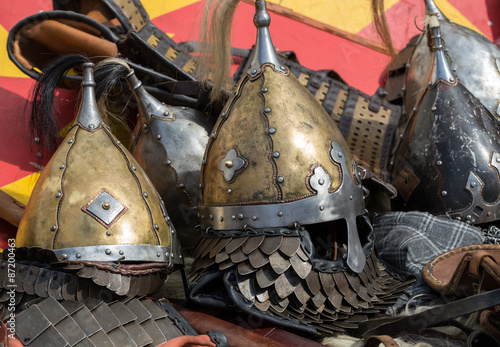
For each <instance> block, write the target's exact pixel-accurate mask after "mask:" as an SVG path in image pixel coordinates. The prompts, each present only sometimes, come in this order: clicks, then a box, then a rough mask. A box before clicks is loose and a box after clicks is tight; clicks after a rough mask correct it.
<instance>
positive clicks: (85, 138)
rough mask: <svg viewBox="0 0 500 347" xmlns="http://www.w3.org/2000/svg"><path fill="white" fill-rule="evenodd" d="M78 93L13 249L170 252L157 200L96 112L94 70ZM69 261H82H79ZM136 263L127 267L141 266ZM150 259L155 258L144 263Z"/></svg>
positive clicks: (169, 230) (168, 227)
mask: <svg viewBox="0 0 500 347" xmlns="http://www.w3.org/2000/svg"><path fill="white" fill-rule="evenodd" d="M82 88H83V98H82V102H81V105H80V110H79V112H78V116H77V120H76V123H75V125H74V126H73V127H72V128H71V129H70V130H69V133H68V135H67V136H66V138H65V139H64V140H63V142H62V143H61V145H60V147H59V148H58V150H57V151H56V153H55V154H54V155H53V157H52V159H51V160H50V161H49V163H48V164H47V165H46V167H45V169H44V170H43V172H42V174H41V175H40V178H39V180H38V182H37V184H36V186H35V188H34V190H33V193H32V195H31V199H30V202H29V203H28V206H27V207H26V212H25V214H24V216H23V219H22V220H21V223H20V226H19V230H18V233H17V239H16V244H17V246H27V247H42V248H44V249H47V250H57V249H68V248H74V247H84V246H89V247H91V246H102V245H123V244H126V245H130V244H140V245H153V246H160V245H163V246H167V247H169V246H171V245H173V244H174V242H172V235H173V233H174V229H173V227H172V224H171V222H170V221H169V219H168V216H167V215H166V212H165V208H164V206H163V202H162V201H161V199H160V197H159V195H158V193H157V192H156V190H155V188H154V187H153V185H152V183H151V181H150V180H149V179H148V178H147V176H146V174H145V172H144V171H143V170H142V169H141V168H140V166H139V164H138V163H137V162H136V161H135V159H134V158H133V157H132V156H131V155H130V154H129V153H128V151H127V149H126V148H124V147H123V145H122V144H121V143H120V141H118V140H117V139H116V138H115V137H114V136H113V135H112V134H111V132H110V131H109V130H108V128H107V127H106V125H104V124H103V123H102V119H101V117H100V115H99V113H98V112H97V106H96V102H95V96H94V82H93V76H92V64H90V65H88V64H87V65H84V81H83V82H82ZM171 253H172V252H170V255H164V256H163V257H162V259H161V261H162V262H163V263H164V264H165V266H166V267H168V266H170V265H171V263H172V256H171ZM87 254H88V253H85V255H87ZM106 254H107V253H106ZM165 254H166V252H165ZM78 255H80V257H79V256H78ZM61 256H62V254H61ZM74 256H75V259H78V260H81V261H85V260H86V259H85V257H84V254H83V253H80V254H78V253H76V252H75V254H74ZM118 256H119V254H117V258H118ZM135 256H136V257H135V258H134V257H129V258H128V260H129V261H143V260H146V259H142V258H141V256H142V255H141V254H139V253H136V254H135ZM152 257H156V252H155V253H153V251H152V252H151V254H148V256H147V258H148V259H151V258H152ZM156 258H158V257H156ZM92 260H96V259H95V258H94V257H93V258H92ZM44 261H45V260H44Z"/></svg>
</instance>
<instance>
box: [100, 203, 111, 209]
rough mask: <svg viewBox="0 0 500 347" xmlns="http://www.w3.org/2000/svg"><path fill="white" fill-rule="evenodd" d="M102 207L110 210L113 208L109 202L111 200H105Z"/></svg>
mask: <svg viewBox="0 0 500 347" xmlns="http://www.w3.org/2000/svg"><path fill="white" fill-rule="evenodd" d="M102 208H103V209H104V210H109V209H110V208H111V205H110V204H109V202H104V203H103V204H102Z"/></svg>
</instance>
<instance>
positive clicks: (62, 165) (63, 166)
mask: <svg viewBox="0 0 500 347" xmlns="http://www.w3.org/2000/svg"><path fill="white" fill-rule="evenodd" d="M498 159H500V158H497V160H498ZM65 167H66V166H65V165H64V164H61V166H59V169H64V168H65Z"/></svg>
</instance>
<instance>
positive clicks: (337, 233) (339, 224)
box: [307, 219, 347, 261]
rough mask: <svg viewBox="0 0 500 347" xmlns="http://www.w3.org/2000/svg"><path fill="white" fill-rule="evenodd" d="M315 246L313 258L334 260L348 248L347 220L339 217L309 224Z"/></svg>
mask: <svg viewBox="0 0 500 347" xmlns="http://www.w3.org/2000/svg"><path fill="white" fill-rule="evenodd" d="M307 231H308V232H309V235H310V237H311V241H312V243H313V246H314V252H313V258H315V259H321V260H328V261H334V260H337V259H340V258H342V255H343V254H345V251H346V249H347V222H346V220H345V219H338V220H335V221H329V222H324V223H318V224H312V225H308V226H307Z"/></svg>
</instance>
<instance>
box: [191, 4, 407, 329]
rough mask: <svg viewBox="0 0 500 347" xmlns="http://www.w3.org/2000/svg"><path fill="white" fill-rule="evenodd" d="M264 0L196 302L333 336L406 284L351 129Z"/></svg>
mask: <svg viewBox="0 0 500 347" xmlns="http://www.w3.org/2000/svg"><path fill="white" fill-rule="evenodd" d="M255 6H256V15H255V17H254V23H255V25H256V27H257V45H256V48H255V55H254V57H253V60H252V63H251V64H250V68H249V70H248V72H247V74H246V75H245V76H244V77H243V78H242V80H241V82H240V83H239V85H238V87H237V89H236V91H235V93H234V94H233V96H232V97H231V99H230V100H229V101H228V103H227V104H226V106H225V108H224V109H223V112H222V114H221V115H220V117H219V119H218V121H217V123H216V125H215V127H214V129H213V131H212V133H211V135H210V139H209V141H208V146H207V151H206V153H205V157H204V160H203V166H202V170H201V177H200V189H201V203H200V223H201V228H202V238H201V240H200V242H199V244H198V246H197V249H196V250H195V257H196V260H195V263H194V264H193V273H192V280H193V281H194V284H193V286H192V289H191V293H190V297H191V299H192V300H194V301H195V302H198V303H200V304H208V305H214V306H225V305H227V304H229V303H231V304H234V305H236V306H237V307H238V308H240V309H242V310H243V311H246V312H250V313H252V314H256V315H258V316H260V317H262V318H263V319H264V320H267V321H270V322H272V323H274V324H277V325H280V326H285V327H288V328H292V329H296V330H298V331H299V332H301V333H303V334H317V333H319V331H322V332H326V333H332V332H334V331H339V330H343V327H345V325H343V323H341V322H340V320H342V317H343V316H342V314H343V313H346V314H348V315H350V314H352V313H354V310H359V311H360V312H362V311H363V310H362V309H363V308H366V309H368V308H370V307H372V301H374V300H380V301H382V302H383V298H384V296H386V295H387V293H389V292H391V291H394V290H396V288H397V286H396V285H395V284H396V283H398V284H399V282H397V281H394V280H393V279H392V278H391V277H390V276H388V275H387V274H386V273H385V271H384V269H383V268H382V266H381V265H380V264H379V263H378V262H377V260H376V259H375V257H374V255H373V253H372V251H373V240H372V227H371V225H370V222H369V220H368V218H367V216H366V211H365V208H364V203H363V189H362V186H361V180H360V177H359V174H358V170H357V166H356V163H355V162H354V160H353V159H352V156H351V154H350V153H349V150H348V147H347V145H346V143H345V141H344V139H343V137H342V135H341V133H340V132H339V130H338V128H337V127H336V125H335V123H334V121H333V120H332V118H331V117H329V116H328V114H326V113H325V111H324V110H323V109H322V107H321V106H320V105H319V104H318V102H317V101H316V100H315V99H314V97H313V96H312V95H311V94H310V93H309V92H307V90H305V88H304V87H303V86H302V85H301V83H300V82H299V81H298V80H297V79H296V78H295V77H294V76H293V75H291V74H290V72H289V70H288V69H287V68H286V67H285V66H284V65H282V64H281V62H280V60H279V58H278V57H277V55H276V53H275V51H274V47H273V45H272V42H271V40H270V35H269V29H268V26H269V23H270V17H269V14H268V13H267V11H266V6H265V2H264V1H257V2H256V5H255ZM221 282H222V283H223V284H222V283H221ZM374 286H377V287H379V288H381V291H380V292H379V293H380V294H378V293H377V294H375V291H374ZM224 291H225V292H226V293H227V294H223V292H224ZM228 295H229V298H230V300H231V302H228V301H227V297H228ZM345 317H347V316H345ZM322 319H327V320H329V322H331V324H328V325H326V324H320V323H321V322H322ZM337 319H338V320H339V322H336V321H337ZM305 322H308V323H310V325H309V324H306V323H305ZM348 325H349V324H348Z"/></svg>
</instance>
